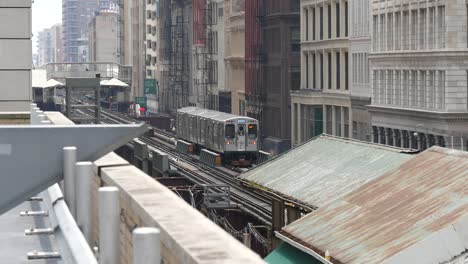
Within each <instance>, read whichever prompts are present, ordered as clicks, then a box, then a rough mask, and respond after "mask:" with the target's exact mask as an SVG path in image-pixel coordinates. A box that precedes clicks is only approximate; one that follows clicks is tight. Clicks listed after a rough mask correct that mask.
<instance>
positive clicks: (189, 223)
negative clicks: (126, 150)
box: [91, 153, 264, 264]
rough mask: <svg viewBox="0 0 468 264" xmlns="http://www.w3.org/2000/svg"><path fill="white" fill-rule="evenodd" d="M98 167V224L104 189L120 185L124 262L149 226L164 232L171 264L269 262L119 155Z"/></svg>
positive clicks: (163, 249) (165, 251)
mask: <svg viewBox="0 0 468 264" xmlns="http://www.w3.org/2000/svg"><path fill="white" fill-rule="evenodd" d="M95 165H96V170H95V171H96V172H98V171H100V174H99V177H95V178H94V179H95V181H94V188H93V190H94V191H93V195H92V197H93V201H96V202H94V203H93V205H94V206H95V207H93V214H94V215H93V217H94V223H97V222H98V218H97V214H98V210H99V209H98V208H97V206H98V203H97V197H98V188H99V187H101V186H115V187H117V188H118V189H119V190H120V207H121V217H120V236H121V240H120V247H121V248H120V250H121V263H132V236H131V232H132V231H133V229H135V228H136V227H149V226H150V227H158V228H159V229H160V230H161V242H162V247H161V254H162V257H163V260H164V263H167V264H173V263H264V262H263V260H262V259H261V258H260V257H259V256H258V255H256V254H255V253H254V252H252V251H250V250H249V249H247V248H246V247H244V245H242V244H241V243H240V242H239V241H237V240H236V239H234V238H233V237H231V236H230V235H229V234H228V233H226V232H225V231H224V230H222V229H221V228H220V227H218V226H217V225H216V224H214V223H212V222H211V221H210V220H209V219H208V218H206V217H205V216H203V215H202V214H201V213H199V212H198V211H196V209H194V208H192V207H191V206H190V205H188V204H187V203H186V202H185V201H184V200H182V199H180V198H179V197H178V196H177V195H175V194H174V193H173V192H172V191H170V190H169V189H167V188H166V187H165V186H163V185H161V184H160V183H158V182H157V181H156V180H154V179H152V178H151V177H149V176H148V175H146V174H145V173H144V172H142V171H140V170H139V169H137V168H136V167H134V166H132V165H128V163H127V162H126V161H125V160H123V159H122V158H120V157H118V156H117V155H116V154H114V153H111V154H109V155H107V156H105V157H103V158H101V159H100V160H98V161H96V162H95ZM119 165H120V166H119ZM93 241H95V244H96V245H97V244H98V241H99V229H98V226H97V225H96V224H94V228H93ZM91 246H94V245H91Z"/></svg>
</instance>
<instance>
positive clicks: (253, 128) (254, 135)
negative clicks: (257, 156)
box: [249, 125, 257, 139]
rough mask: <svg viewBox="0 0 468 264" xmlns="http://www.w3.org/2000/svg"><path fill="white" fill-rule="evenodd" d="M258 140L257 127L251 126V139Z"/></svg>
mask: <svg viewBox="0 0 468 264" xmlns="http://www.w3.org/2000/svg"><path fill="white" fill-rule="evenodd" d="M256 138H257V125H249V139H256Z"/></svg>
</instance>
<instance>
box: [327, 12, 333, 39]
mask: <svg viewBox="0 0 468 264" xmlns="http://www.w3.org/2000/svg"><path fill="white" fill-rule="evenodd" d="M327 8H328V38H329V39H331V32H332V14H331V5H327Z"/></svg>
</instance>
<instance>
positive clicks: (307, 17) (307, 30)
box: [305, 9, 309, 41]
mask: <svg viewBox="0 0 468 264" xmlns="http://www.w3.org/2000/svg"><path fill="white" fill-rule="evenodd" d="M305 24H306V28H305V40H306V41H309V9H306V10H305Z"/></svg>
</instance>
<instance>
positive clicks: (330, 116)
mask: <svg viewBox="0 0 468 264" xmlns="http://www.w3.org/2000/svg"><path fill="white" fill-rule="evenodd" d="M325 109H326V113H327V114H326V115H327V120H326V122H327V131H326V133H327V134H329V135H333V122H332V120H333V109H332V106H330V105H327V106H325Z"/></svg>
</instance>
